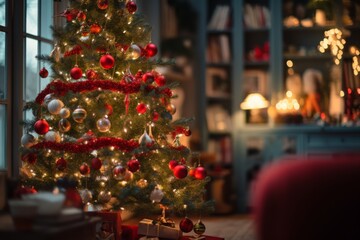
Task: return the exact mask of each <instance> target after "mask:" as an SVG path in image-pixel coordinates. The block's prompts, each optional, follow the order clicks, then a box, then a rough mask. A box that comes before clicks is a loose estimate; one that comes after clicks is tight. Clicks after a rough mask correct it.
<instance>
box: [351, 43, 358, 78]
mask: <svg viewBox="0 0 360 240" xmlns="http://www.w3.org/2000/svg"><path fill="white" fill-rule="evenodd" d="M350 54H351V55H352V56H353V57H352V65H351V66H352V69H353V73H354V75H355V76H357V75H359V72H360V66H359V58H360V56H359V55H360V51H359V49H358V48H357V47H355V46H351V47H350Z"/></svg>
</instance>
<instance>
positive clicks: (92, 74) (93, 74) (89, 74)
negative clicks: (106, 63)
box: [86, 69, 97, 80]
mask: <svg viewBox="0 0 360 240" xmlns="http://www.w3.org/2000/svg"><path fill="white" fill-rule="evenodd" d="M86 77H87V78H88V79H91V80H92V79H95V78H97V73H96V72H95V71H94V70H92V69H89V70H87V71H86Z"/></svg>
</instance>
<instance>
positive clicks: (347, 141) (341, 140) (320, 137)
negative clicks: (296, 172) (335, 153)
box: [307, 134, 360, 148]
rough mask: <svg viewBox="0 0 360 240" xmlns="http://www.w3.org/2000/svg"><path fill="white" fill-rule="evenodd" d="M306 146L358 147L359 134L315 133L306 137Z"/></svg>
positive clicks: (359, 145) (359, 142)
mask: <svg viewBox="0 0 360 240" xmlns="http://www.w3.org/2000/svg"><path fill="white" fill-rule="evenodd" d="M307 144H308V147H347V148H348V147H360V135H350V134H349V135H343V134H341V135H337V134H336V135H335V134H315V135H309V136H308V137H307Z"/></svg>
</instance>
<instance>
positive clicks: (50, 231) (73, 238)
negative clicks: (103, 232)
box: [0, 214, 101, 240]
mask: <svg viewBox="0 0 360 240" xmlns="http://www.w3.org/2000/svg"><path fill="white" fill-rule="evenodd" d="M100 221H101V219H100V218H99V217H85V218H84V219H82V220H77V221H71V222H67V223H62V224H58V225H50V226H49V225H34V226H33V228H32V229H31V230H25V231H18V230H16V229H15V227H14V224H13V221H12V218H11V216H10V214H3V215H0V239H6V240H19V239H27V240H64V239H66V240H79V239H87V240H96V224H97V223H98V222H100Z"/></svg>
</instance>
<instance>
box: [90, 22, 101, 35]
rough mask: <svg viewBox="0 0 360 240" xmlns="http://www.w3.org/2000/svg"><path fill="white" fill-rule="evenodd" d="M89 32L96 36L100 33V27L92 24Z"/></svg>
mask: <svg viewBox="0 0 360 240" xmlns="http://www.w3.org/2000/svg"><path fill="white" fill-rule="evenodd" d="M90 32H91V33H93V34H98V33H100V32H101V27H100V25H99V24H97V23H93V24H91V26H90Z"/></svg>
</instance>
